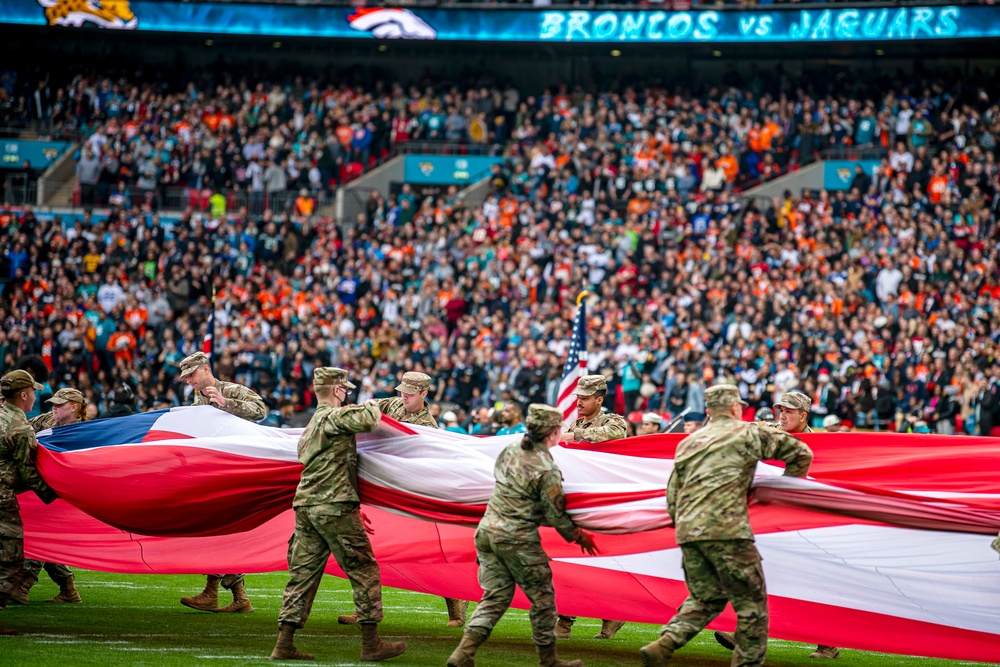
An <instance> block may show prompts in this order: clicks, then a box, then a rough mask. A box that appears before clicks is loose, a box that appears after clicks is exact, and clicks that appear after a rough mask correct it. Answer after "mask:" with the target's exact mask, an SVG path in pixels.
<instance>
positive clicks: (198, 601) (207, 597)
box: [181, 575, 222, 611]
mask: <svg viewBox="0 0 1000 667" xmlns="http://www.w3.org/2000/svg"><path fill="white" fill-rule="evenodd" d="M220 581H222V577H213V576H211V575H209V576H208V579H207V581H206V582H205V590H203V591H202V592H201V593H198V595H195V596H193V597H189V598H181V604H182V605H184V606H185V607H191V608H192V609H197V610H198V611H215V610H216V609H218V608H219V582H220Z"/></svg>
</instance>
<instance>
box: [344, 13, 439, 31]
mask: <svg viewBox="0 0 1000 667" xmlns="http://www.w3.org/2000/svg"><path fill="white" fill-rule="evenodd" d="M347 20H348V21H349V22H350V25H351V27H352V28H354V29H355V30H363V31H365V32H370V33H371V34H372V36H374V37H377V38H378V39H437V30H435V29H434V28H432V27H430V26H429V25H427V22H426V21H424V20H423V19H422V18H420V17H419V16H417V15H416V14H414V13H413V12H411V11H410V10H409V9H389V8H381V9H380V8H375V7H359V8H358V9H356V10H354V13H353V14H351V15H350V16H348V17H347Z"/></svg>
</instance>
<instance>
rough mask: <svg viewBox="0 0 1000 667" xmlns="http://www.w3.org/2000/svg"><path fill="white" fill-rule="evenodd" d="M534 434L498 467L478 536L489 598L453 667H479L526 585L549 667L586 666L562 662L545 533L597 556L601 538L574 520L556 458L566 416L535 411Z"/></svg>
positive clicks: (531, 413) (535, 407)
mask: <svg viewBox="0 0 1000 667" xmlns="http://www.w3.org/2000/svg"><path fill="white" fill-rule="evenodd" d="M527 425H528V426H527V428H528V430H527V434H526V435H525V437H524V438H523V439H522V440H521V441H520V442H518V443H514V444H512V445H508V446H507V447H506V449H504V450H503V452H502V453H501V454H500V456H499V458H497V462H496V466H495V467H494V475H495V476H496V486H494V488H493V496H492V497H491V498H490V502H489V505H487V507H486V514H484V515H483V519H482V521H480V522H479V528H478V529H477V530H476V537H475V539H476V557H477V562H478V563H479V585H480V586H482V588H483V598H482V600H480V601H479V605H477V606H476V610H475V611H474V612H473V614H472V618H470V619H469V623H468V625H467V626H466V628H465V634H464V635H462V642H461V643H460V644H459V645H458V648H456V649H455V651H454V653H452V654H451V657H449V658H448V667H473V658H474V657H475V654H476V649H477V648H479V646H480V645H482V643H483V642H485V641H486V640H487V639H488V638H489V636H490V633H491V632H492V631H493V627H494V626H495V625H496V624H497V622H498V621H499V620H500V618H501V617H502V616H503V615H504V612H506V611H507V609H508V608H509V607H510V602H511V600H512V599H513V598H514V587H515V586H520V587H521V590H522V591H524V594H525V595H526V596H527V597H528V599H529V600H531V611H530V612H529V617H530V619H531V635H532V639H533V640H534V641H535V646H536V647H537V649H538V656H539V660H538V664H539V665H540V666H542V667H583V663H582V662H581V661H579V660H573V661H569V662H566V661H563V660H560V659H559V658H558V657H557V656H556V636H555V624H556V604H555V591H554V590H553V588H552V569H551V568H550V567H549V557H548V555H546V553H545V551H544V550H543V549H542V545H541V539H540V537H539V535H538V526H540V525H543V524H545V525H549V526H552V527H553V528H555V529H556V530H557V531H558V532H559V534H560V535H562V537H563V539H565V540H567V541H569V542H576V543H577V544H579V545H580V547H581V548H582V549H583V550H584V551H585V552H586V553H589V554H592V555H593V554H596V553H597V548H596V547H595V546H594V541H593V538H592V537H591V536H590V535H589V534H588V533H586V532H584V531H582V530H580V529H579V528H577V527H576V525H574V523H573V520H572V519H571V518H570V517H569V515H568V514H567V513H566V497H565V496H564V495H563V489H562V474H561V473H560V472H559V468H558V466H556V463H555V461H554V460H553V459H552V454H551V453H549V448H550V447H553V446H554V445H556V443H558V441H559V438H560V430H561V428H560V427H561V425H562V413H561V412H560V411H559V410H557V409H555V408H550V407H549V406H547V405H541V404H539V403H532V404H531V406H529V407H528V421H527Z"/></svg>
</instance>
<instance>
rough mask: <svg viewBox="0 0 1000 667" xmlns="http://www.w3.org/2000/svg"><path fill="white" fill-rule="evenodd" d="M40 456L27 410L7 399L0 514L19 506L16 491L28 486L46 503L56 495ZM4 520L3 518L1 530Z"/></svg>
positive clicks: (1, 413)
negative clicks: (44, 474) (38, 464)
mask: <svg viewBox="0 0 1000 667" xmlns="http://www.w3.org/2000/svg"><path fill="white" fill-rule="evenodd" d="M37 456H38V441H37V440H36V439H35V433H34V431H32V430H31V426H29V425H28V418H27V417H25V415H24V411H23V410H21V409H20V408H18V407H17V406H16V405H11V404H10V403H4V404H3V405H2V406H0V514H4V513H7V512H17V511H18V510H20V509H21V505H20V504H19V503H18V502H17V496H16V495H15V493H16V492H18V491H24V490H25V489H26V488H28V489H31V490H33V491H34V492H35V493H36V494H38V497H39V498H41V499H42V500H44V501H45V502H46V503H51V502H52V501H53V500H55V499H56V497H57V496H56V494H55V491H53V490H52V489H51V488H50V487H49V485H48V484H46V483H45V480H43V479H42V476H41V475H40V474H38V468H36V467H35V459H36V458H37ZM2 524H3V522H0V531H2V530H3V525H2ZM0 534H2V533H0Z"/></svg>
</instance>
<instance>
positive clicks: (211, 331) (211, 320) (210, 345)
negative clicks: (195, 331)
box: [201, 287, 215, 370]
mask: <svg viewBox="0 0 1000 667" xmlns="http://www.w3.org/2000/svg"><path fill="white" fill-rule="evenodd" d="M201 351H202V352H204V353H205V354H207V355H208V361H209V364H210V365H211V367H212V368H213V370H214V368H215V355H214V354H213V353H214V352H215V287H212V312H211V314H209V316H208V323H207V324H206V325H205V337H204V338H202V340H201Z"/></svg>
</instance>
